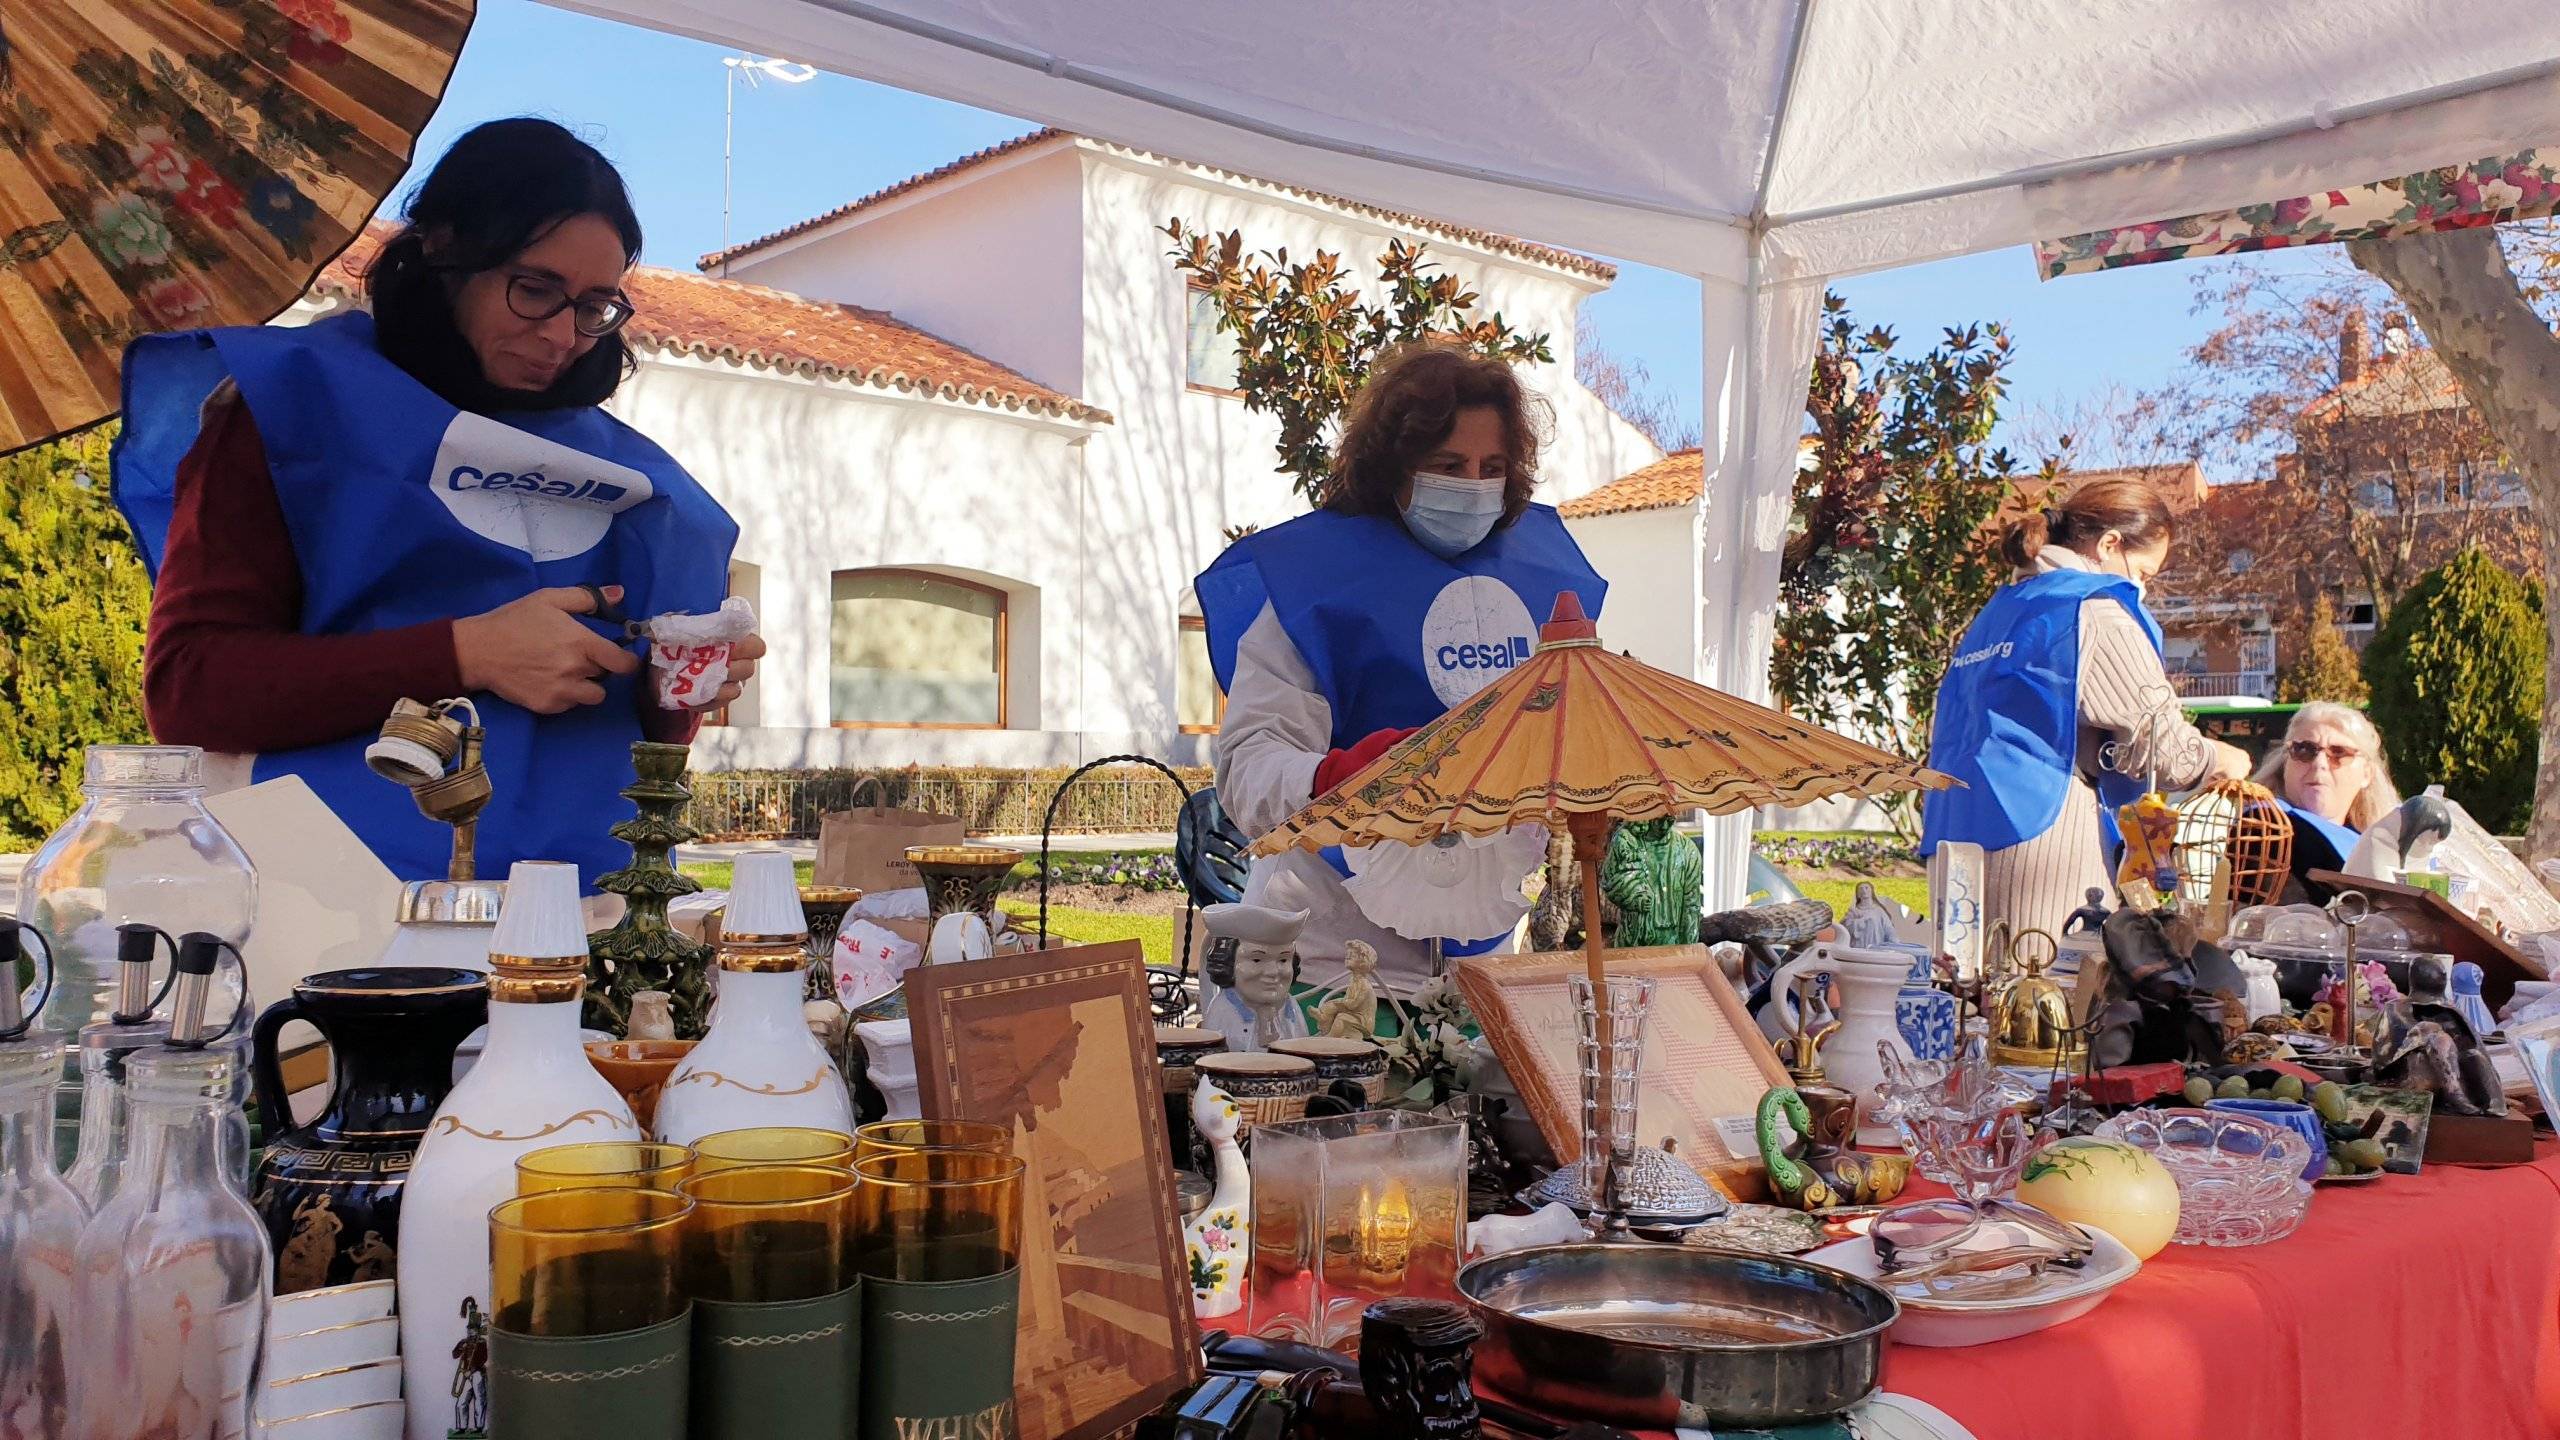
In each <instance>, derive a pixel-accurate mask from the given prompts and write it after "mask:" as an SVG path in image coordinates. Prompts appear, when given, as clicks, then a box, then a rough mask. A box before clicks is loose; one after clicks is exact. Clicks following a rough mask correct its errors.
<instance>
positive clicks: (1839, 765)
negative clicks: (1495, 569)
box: [1253, 592, 1955, 1115]
mask: <svg viewBox="0 0 2560 1440" xmlns="http://www.w3.org/2000/svg"><path fill="white" fill-rule="evenodd" d="M1953 783H1955V782H1954V781H1953V780H1951V779H1950V778H1948V777H1947V776H1944V775H1941V774H1939V773H1937V772H1936V771H1934V770H1931V769H1929V768H1927V767H1926V766H1924V765H1921V764H1920V763H1918V762H1917V761H1912V760H1906V759H1904V758H1902V757H1901V756H1898V755H1894V754H1892V753H1890V752H1888V751H1884V750H1879V749H1877V748H1875V747H1874V746H1872V745H1864V744H1860V743H1859V742H1857V741H1855V740H1851V739H1848V738H1847V737H1845V736H1841V735H1835V734H1832V733H1831V732H1830V731H1827V730H1823V729H1819V728H1817V727H1815V726H1811V725H1807V724H1805V723H1804V722H1803V721H1801V720H1797V719H1794V718H1793V717H1791V716H1788V715H1784V714H1781V713H1779V712H1778V711H1775V710H1772V709H1770V708H1768V707H1767V706H1764V705H1755V704H1752V703H1751V702H1750V701H1747V700H1743V699H1739V698H1737V697H1735V696H1732V695H1727V694H1725V693H1724V692H1722V691H1720V690H1712V689H1709V688H1708V687H1706V686H1704V685H1700V684H1697V683H1695V682H1693V681H1690V680H1686V679H1683V678H1681V677H1679V676H1677V675H1672V674H1668V673H1666V672H1664V671H1661V670H1656V669H1654V668H1653V667H1652V666H1650V665H1647V664H1645V663H1643V662H1642V661H1640V660H1637V659H1635V658H1633V657H1631V656H1625V655H1613V654H1611V653H1609V652H1608V651H1607V650H1604V649H1602V648H1601V646H1600V640H1599V634H1598V630H1597V628H1596V627H1595V626H1594V625H1593V624H1592V622H1591V621H1590V620H1589V619H1588V618H1587V617H1585V616H1584V614H1583V611H1582V601H1581V599H1580V597H1578V596H1576V595H1574V594H1572V593H1571V592H1567V593H1565V594H1563V595H1560V596H1558V597H1557V598H1556V607H1555V613H1554V615H1553V616H1552V617H1551V618H1550V619H1549V620H1548V621H1547V623H1546V625H1545V626H1544V627H1543V628H1542V629H1540V631H1539V632H1538V647H1537V650H1536V652H1535V653H1534V654H1532V655H1531V656H1530V658H1529V659H1528V661H1527V662H1525V663H1524V664H1522V665H1521V666H1520V667H1519V668H1518V669H1516V670H1514V671H1512V672H1511V673H1510V674H1509V675H1507V676H1504V677H1503V678H1502V679H1501V680H1499V681H1496V682H1495V683H1494V684H1492V685H1489V686H1487V687H1485V688H1484V689H1483V690H1480V691H1478V692H1477V693H1476V694H1475V695H1474V696H1472V697H1471V698H1469V699H1468V700H1466V701H1465V702H1464V703H1462V704H1460V705H1459V706H1458V707H1457V708H1456V709H1453V710H1451V711H1450V712H1449V713H1448V714H1446V715H1443V716H1441V717H1440V718H1439V719H1437V720H1434V721H1432V722H1431V723H1430V724H1428V725H1426V726H1424V727H1422V728H1421V729H1420V730H1417V731H1415V732H1414V733H1413V734H1412V735H1410V736H1408V737H1406V738H1405V740H1404V742H1403V743H1402V744H1399V745H1397V746H1396V747H1395V748H1394V749H1391V750H1389V751H1387V753H1385V754H1384V755H1381V756H1379V757H1378V758H1377V759H1376V760H1374V761H1372V762H1371V763H1370V764H1369V766H1368V767H1367V768H1366V769H1363V770H1361V771H1359V772H1358V773H1356V774H1354V775H1352V776H1351V777H1350V778H1349V779H1347V780H1345V781H1343V782H1342V783H1341V784H1340V785H1338V786H1336V787H1334V788H1333V789H1332V790H1330V791H1328V792H1327V793H1325V794H1323V795H1319V796H1317V797H1316V798H1315V800H1314V801H1313V802H1312V803H1310V804H1309V805H1308V806H1307V807H1306V808H1305V809H1303V810H1301V811H1299V812H1298V813H1297V814H1295V815H1292V816H1290V817H1289V818H1288V819H1287V820H1285V821H1283V822H1282V823H1281V824H1280V825H1279V826H1278V827H1277V828H1275V829H1273V830H1272V831H1271V832H1270V833H1269V834H1267V835H1264V836H1263V837H1262V838H1261V839H1259V840H1257V841H1255V842H1254V845H1253V853H1255V854H1257V855H1276V854H1278V853H1280V852H1281V851H1284V850H1290V849H1303V850H1320V849H1322V848H1324V847H1325V846H1328V845H1341V846H1346V847H1351V846H1364V845H1378V844H1383V843H1385V842H1388V841H1398V842H1401V843H1403V844H1407V845H1421V844H1426V843H1428V842H1430V841H1432V840H1435V839H1438V838H1439V837H1441V836H1443V835H1448V834H1464V835H1492V834H1498V833H1500V832H1502V831H1505V830H1508V829H1510V828H1511V827H1513V826H1515V825H1524V824H1531V823H1536V824H1543V825H1547V826H1551V827H1552V826H1558V825H1561V826H1563V827H1564V828H1565V829H1566V830H1567V831H1568V832H1569V833H1570V834H1571V835H1572V836H1573V848H1574V855H1575V858H1576V859H1578V860H1579V861H1581V869H1582V913H1583V937H1584V938H1583V946H1584V950H1583V954H1584V959H1585V961H1586V964H1587V966H1588V969H1589V973H1590V980H1591V988H1592V991H1593V993H1594V994H1596V995H1606V994H1607V993H1608V990H1609V987H1608V982H1607V977H1606V971H1605V968H1604V966H1603V965H1602V962H1601V956H1602V945H1601V927H1600V897H1599V892H1598V890H1597V888H1596V887H1597V884H1598V876H1599V874H1600V869H1601V861H1602V858H1603V856H1604V855H1605V853H1606V851H1607V849H1608V843H1609V827H1610V823H1611V822H1612V821H1614V820H1643V819H1651V818H1654V817H1658V816H1664V815H1678V814H1681V813H1683V812H1686V811H1690V810H1704V811H1706V812H1707V813H1709V814H1712V815H1725V814H1731V813H1733V812H1735V811H1738V810H1745V809H1750V808H1752V807H1755V806H1761V805H1803V804H1809V803H1811V802H1812V801H1815V800H1820V799H1825V798H1828V797H1830V796H1834V795H1856V796H1875V795H1885V794H1891V793H1894V792H1897V791H1903V790H1923V789H1925V790H1937V789H1944V788H1945V787H1947V786H1948V785H1951V784H1953ZM1600 1030H1601V1035H1602V1039H1601V1047H1602V1049H1603V1050H1604V1051H1606V1050H1607V1048H1608V1045H1609V1040H1608V1030H1609V1018H1608V1015H1607V1013H1606V1011H1605V1010H1604V1011H1603V1012H1602V1014H1601V1016H1600ZM1599 1084H1600V1086H1601V1088H1602V1093H1601V1094H1599V1095H1598V1096H1597V1097H1596V1099H1597V1103H1598V1110H1599V1113H1601V1114H1603V1115H1606V1114H1609V1113H1610V1112H1611V1108H1612V1107H1611V1097H1610V1096H1609V1095H1608V1094H1607V1093H1606V1092H1607V1087H1608V1084H1609V1080H1608V1067H1606V1066H1603V1067H1601V1071H1600V1080H1599Z"/></svg>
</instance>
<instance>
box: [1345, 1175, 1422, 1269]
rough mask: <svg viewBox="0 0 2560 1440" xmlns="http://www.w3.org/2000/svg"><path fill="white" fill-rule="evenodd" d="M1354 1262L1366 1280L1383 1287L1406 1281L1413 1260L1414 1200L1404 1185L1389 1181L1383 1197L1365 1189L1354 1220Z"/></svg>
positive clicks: (1400, 1182)
mask: <svg viewBox="0 0 2560 1440" xmlns="http://www.w3.org/2000/svg"><path fill="white" fill-rule="evenodd" d="M1351 1258H1352V1260H1353V1261H1354V1263H1356V1264H1357V1265H1358V1266H1359V1267H1360V1269H1361V1271H1362V1273H1363V1275H1364V1277H1365V1278H1368V1279H1370V1280H1372V1281H1375V1282H1377V1283H1380V1284H1390V1285H1391V1284H1395V1283H1397V1282H1399V1281H1401V1280H1403V1279H1404V1272H1405V1267H1406V1266H1407V1265H1408V1264H1410V1263H1412V1260H1413V1199H1412V1197H1411V1196H1410V1195H1408V1194H1407V1193H1406V1192H1405V1187H1404V1182H1403V1181H1401V1180H1389V1181H1388V1182H1387V1187H1386V1189H1385V1191H1384V1192H1383V1193H1378V1192H1372V1191H1370V1190H1368V1189H1366V1188H1363V1189H1362V1190H1361V1192H1360V1210H1359V1213H1358V1214H1357V1215H1355V1216H1354V1217H1353V1219H1352V1230H1351Z"/></svg>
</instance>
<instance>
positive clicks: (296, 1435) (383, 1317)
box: [258, 1280, 405, 1440]
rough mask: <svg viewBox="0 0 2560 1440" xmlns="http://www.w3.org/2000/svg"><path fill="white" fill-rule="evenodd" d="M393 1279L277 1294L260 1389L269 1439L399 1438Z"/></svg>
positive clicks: (397, 1325)
mask: <svg viewBox="0 0 2560 1440" xmlns="http://www.w3.org/2000/svg"><path fill="white" fill-rule="evenodd" d="M392 1295H393V1286H392V1282H391V1281H388V1280H368V1281H365V1282H363V1283H362V1284H357V1285H332V1286H330V1287H328V1288H327V1289H323V1290H302V1291H297V1292H295V1293H294V1294H291V1295H279V1296H277V1297H276V1298H275V1300H274V1302H273V1303H272V1304H271V1305H270V1306H269V1307H268V1310H267V1361H266V1365H265V1367H264V1368H263V1370H262V1372H261V1373H262V1374H263V1375H264V1376H265V1380H264V1382H263V1383H262V1384H261V1385H260V1386H259V1387H258V1419H259V1421H260V1423H261V1426H262V1429H261V1430H260V1433H261V1434H263V1435H265V1436H266V1437H268V1440H399V1436H400V1433H401V1428H402V1423H403V1416H404V1414H405V1411H404V1408H403V1407H402V1405H401V1403H400V1322H399V1320H398V1319H396V1318H394V1317H393V1315H392V1313H391V1303H392Z"/></svg>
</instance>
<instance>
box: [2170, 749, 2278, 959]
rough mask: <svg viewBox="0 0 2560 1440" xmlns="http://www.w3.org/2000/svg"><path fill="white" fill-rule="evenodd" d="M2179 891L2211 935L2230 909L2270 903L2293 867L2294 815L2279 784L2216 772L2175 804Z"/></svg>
mask: <svg viewBox="0 0 2560 1440" xmlns="http://www.w3.org/2000/svg"><path fill="white" fill-rule="evenodd" d="M2177 857H2178V899H2179V902H2180V904H2181V905H2182V907H2183V908H2184V909H2185V910H2186V911H2187V912H2188V913H2189V914H2191V915H2193V916H2195V917H2196V919H2197V921H2198V923H2199V925H2200V927H2201V928H2202V930H2203V933H2204V934H2205V935H2206V936H2207V937H2208V938H2219V937H2220V936H2221V935H2222V933H2223V932H2224V931H2225V930H2227V929H2228V928H2229V927H2230V922H2231V917H2232V916H2233V915H2235V914H2237V913H2238V912H2239V911H2241V910H2242V909H2244V908H2246V907H2248V906H2251V905H2266V904H2271V903H2273V902H2274V901H2275V900H2276V898H2277V897H2278V896H2280V895H2282V894H2283V893H2284V883H2285V881H2286V880H2287V879H2289V878H2290V877H2291V876H2292V874H2293V819H2292V817H2290V816H2288V815H2286V814H2285V813H2284V806H2283V805H2282V804H2281V803H2279V802H2278V801H2277V799H2276V797H2275V792H2273V791H2271V790H2269V789H2267V787H2265V786H2263V785H2258V784H2253V783H2252V782H2250V781H2247V780H2216V781H2214V782H2213V783H2211V784H2209V785H2206V786H2205V787H2203V788H2202V789H2200V790H2198V791H2196V792H2195V793H2194V794H2193V795H2190V796H2188V797H2187V798H2186V799H2185V800H2183V801H2180V802H2179V804H2178V841H2177Z"/></svg>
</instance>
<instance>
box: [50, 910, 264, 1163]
mask: <svg viewBox="0 0 2560 1440" xmlns="http://www.w3.org/2000/svg"><path fill="white" fill-rule="evenodd" d="M116 941H117V953H116V965H115V971H116V973H115V983H114V986H113V987H112V989H111V992H110V993H111V996H112V998H111V999H110V1000H109V1002H108V1012H107V1018H106V1019H103V1020H98V1021H93V1022H91V1023H90V1024H87V1025H84V1026H82V1027H81V1028H80V1039H79V1044H78V1047H77V1050H76V1054H75V1057H74V1059H73V1061H72V1064H73V1065H74V1067H75V1068H76V1070H77V1073H78V1074H79V1077H80V1102H79V1104H80V1108H79V1117H80V1119H79V1142H78V1145H77V1146H76V1148H75V1150H74V1156H73V1159H72V1161H71V1164H70V1166H69V1167H68V1169H67V1170H66V1171H65V1173H64V1176H63V1178H64V1179H65V1180H66V1181H68V1182H69V1183H70V1185H71V1189H72V1191H73V1193H75V1194H77V1195H78V1196H79V1197H80V1203H81V1204H82V1205H84V1206H86V1207H88V1208H89V1210H91V1211H92V1212H95V1211H96V1210H98V1209H99V1208H100V1207H101V1206H103V1205H105V1204H106V1203H107V1198H108V1197H109V1196H111V1195H113V1194H114V1193H115V1189H116V1183H117V1179H118V1177H119V1176H120V1175H121V1173H122V1171H123V1166H124V1162H125V1157H126V1155H127V1153H128V1150H129V1149H130V1146H129V1143H128V1139H127V1111H128V1104H127V1099H126V1085H125V1069H126V1062H127V1061H128V1060H129V1059H130V1058H131V1057H133V1056H135V1055H139V1054H141V1053H143V1052H145V1051H147V1050H151V1049H154V1048H157V1047H159V1046H162V1045H167V1044H170V1043H172V1040H173V1031H175V1030H177V1029H178V1027H180V1026H181V1025H183V1033H178V1034H175V1036H174V1038H175V1039H176V1041H177V1042H179V1043H182V1044H184V1045H185V1046H186V1047H187V1048H190V1049H200V1048H204V1047H206V1046H207V1045H210V1046H212V1047H213V1048H216V1049H220V1050H223V1051H226V1052H227V1053H229V1054H230V1056H231V1058H232V1062H233V1065H232V1071H231V1074H232V1077H233V1080H234V1084H235V1087H236V1086H237V1085H238V1084H240V1083H243V1081H244V1077H246V1076H248V1075H249V1074H250V1073H251V1072H250V1055H251V1047H250V1038H251V1036H250V1030H249V1020H250V1018H251V1016H250V1008H251V1006H252V1004H253V1002H252V1001H251V1000H250V998H249V987H248V980H247V978H246V970H245V967H242V966H237V965H235V966H233V967H232V970H231V973H230V976H229V982H228V983H227V984H226V983H225V982H224V979H223V976H222V973H221V972H220V971H219V970H218V969H211V970H208V969H202V968H200V969H199V973H198V974H197V975H195V976H194V977H192V978H189V977H184V976H181V975H179V974H178V973H177V972H178V971H179V970H180V969H181V968H183V966H184V964H185V963H187V962H185V961H183V960H182V959H173V960H172V961H171V971H172V974H171V981H170V984H169V985H167V986H165V987H163V991H162V993H161V994H159V995H157V996H154V995H153V994H152V993H151V985H150V977H151V965H152V961H153V958H154V957H155V956H156V955H157V954H158V952H159V947H160V946H161V945H162V944H163V943H166V944H167V945H169V946H170V948H171V949H172V951H173V952H177V953H178V954H179V955H181V956H183V955H185V954H186V953H188V952H193V953H194V954H195V955H197V956H198V957H199V960H198V961H197V962H196V963H198V964H199V965H200V966H201V967H212V966H213V965H214V963H215V958H216V952H217V951H218V950H219V949H220V948H222V946H223V942H222V941H221V940H219V939H218V938H216V937H215V936H213V935H211V934H209V933H206V932H202V931H198V932H194V933H191V934H189V935H188V937H187V938H186V940H185V941H183V942H181V941H178V940H174V939H172V938H171V937H169V936H168V935H166V934H164V933H163V932H161V931H160V930H158V929H155V928H154V927H152V926H149V925H143V924H138V923H132V922H128V923H126V924H123V925H119V926H117V927H116ZM236 953H237V952H234V954H235V955H236ZM181 980H185V981H186V984H185V987H184V988H185V990H186V992H187V993H188V994H189V996H190V997H191V1013H190V1014H189V1015H188V1016H187V1017H185V1018H184V1020H183V1021H181V1020H179V1019H178V1018H177V1017H176V1015H175V1009H176V1006H175V1005H174V1004H173V1002H174V1000H175V999H176V997H177V996H178V994H179V993H180V990H181V986H180V984H179V982H180V981H181ZM216 991H224V992H228V993H229V994H230V995H231V996H232V998H231V999H229V1000H228V1001H226V1002H225V1004H227V1005H228V1006H229V1007H230V1008H229V1010H228V1011H227V1012H226V1013H224V1014H223V1015H222V1019H221V1029H220V1031H219V1032H218V1033H217V1032H215V1031H214V1030H213V1028H212V1022H211V1021H210V1020H209V1018H208V1017H207V1015H206V1014H205V1000H206V997H207V996H208V995H210V994H212V993H213V992H216ZM246 1099H247V1095H246V1092H241V1093H237V1094H234V1095H233V1096H232V1103H233V1107H234V1115H233V1119H232V1122H231V1124H232V1129H233V1130H234V1131H235V1132H236V1133H235V1134H234V1135H233V1136H232V1138H231V1142H230V1144H231V1148H230V1150H229V1152H228V1153H229V1156H230V1159H229V1160H228V1161H227V1162H226V1163H228V1164H229V1165H230V1167H231V1177H232V1181H233V1183H234V1184H235V1185H236V1186H238V1187H239V1188H240V1189H241V1190H242V1191H243V1192H244V1193H245V1192H246V1190H247V1187H248V1181H249V1170H248V1156H249V1133H248V1124H249V1119H248V1114H247V1112H246V1111H245V1110H242V1109H240V1108H239V1107H240V1106H241V1105H242V1104H243V1103H244V1102H245V1101H246Z"/></svg>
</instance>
